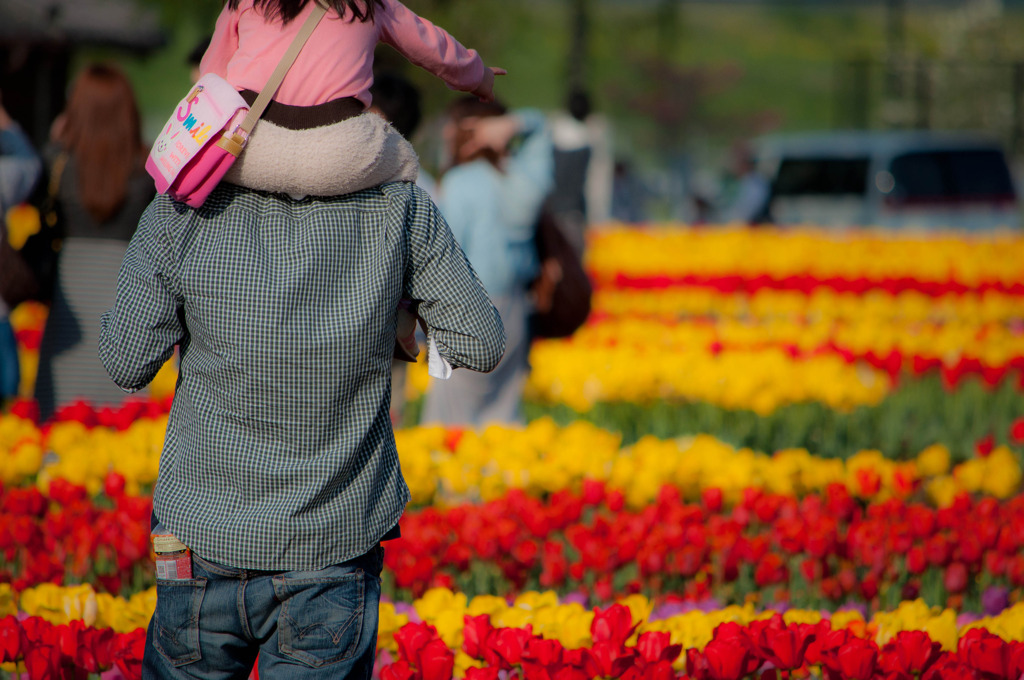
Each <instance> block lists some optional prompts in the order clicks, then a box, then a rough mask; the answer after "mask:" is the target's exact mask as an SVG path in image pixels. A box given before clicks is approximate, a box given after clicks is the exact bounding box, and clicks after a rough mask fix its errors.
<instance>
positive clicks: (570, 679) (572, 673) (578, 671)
mask: <svg viewBox="0 0 1024 680" xmlns="http://www.w3.org/2000/svg"><path fill="white" fill-rule="evenodd" d="M552 680H590V676H589V675H587V672H586V671H585V670H583V669H582V668H577V667H576V666H562V667H561V668H559V669H558V671H557V672H556V673H555V674H554V675H553V676H552Z"/></svg>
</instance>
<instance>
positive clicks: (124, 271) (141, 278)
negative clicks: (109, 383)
mask: <svg viewBox="0 0 1024 680" xmlns="http://www.w3.org/2000/svg"><path fill="white" fill-rule="evenodd" d="M160 200H161V197H157V199H156V200H155V201H154V202H153V203H151V204H150V206H149V208H148V209H147V210H146V212H145V213H143V215H142V219H141V221H140V222H139V228H138V230H136V232H135V235H134V236H133V237H132V240H131V242H130V243H129V244H128V251H127V252H126V253H125V257H124V262H123V263H122V265H121V271H120V273H119V274H118V279H117V292H116V294H115V298H114V306H113V308H112V309H111V310H110V311H108V312H107V313H106V314H104V315H103V317H102V318H101V319H100V342H99V355H100V360H101V361H102V362H103V365H104V366H105V367H106V369H107V373H109V374H110V377H111V378H112V379H113V380H114V382H115V383H116V384H117V385H118V387H120V388H121V389H123V390H125V391H126V392H135V391H137V390H140V389H142V388H143V387H145V386H146V385H148V384H149V383H150V381H151V380H153V377H154V376H155V375H156V374H157V371H159V370H160V367H161V366H163V365H164V363H165V362H166V361H167V360H168V359H170V358H171V355H172V354H173V353H174V346H175V345H177V344H179V343H181V342H182V341H183V340H184V338H185V332H184V327H183V325H182V322H181V316H180V314H181V306H182V298H181V295H180V291H179V290H178V283H177V277H176V274H175V269H176V268H175V264H174V258H173V255H172V248H171V243H170V238H169V237H168V235H167V232H166V230H165V223H164V221H163V220H162V219H161V215H160V214H159V212H158V210H157V209H156V206H158V202H159V201H160Z"/></svg>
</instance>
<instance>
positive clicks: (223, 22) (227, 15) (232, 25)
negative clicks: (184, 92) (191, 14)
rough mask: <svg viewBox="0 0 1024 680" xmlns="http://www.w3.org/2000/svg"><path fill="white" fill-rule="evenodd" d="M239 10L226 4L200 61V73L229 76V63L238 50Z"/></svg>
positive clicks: (222, 76)
mask: <svg viewBox="0 0 1024 680" xmlns="http://www.w3.org/2000/svg"><path fill="white" fill-rule="evenodd" d="M239 14H240V11H239V10H232V9H229V8H228V6H227V5H226V4H225V5H224V9H223V10H221V13H220V16H219V17H217V25H216V27H215V28H214V29H213V36H212V37H211V38H210V46H209V47H207V48H206V53H205V54H204V55H203V59H202V61H200V62H199V73H200V74H201V75H204V76H205V75H206V74H207V73H216V74H217V75H219V76H220V77H221V78H227V75H228V63H229V62H230V61H231V57H233V56H235V52H237V51H238V15H239Z"/></svg>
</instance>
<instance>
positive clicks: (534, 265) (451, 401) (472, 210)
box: [422, 97, 554, 426]
mask: <svg viewBox="0 0 1024 680" xmlns="http://www.w3.org/2000/svg"><path fill="white" fill-rule="evenodd" d="M444 138H445V145H446V147H447V149H448V153H449V154H450V158H451V167H450V168H449V169H448V170H447V171H446V172H445V173H444V174H443V175H442V176H441V179H440V183H439V194H440V199H439V201H438V205H439V207H440V208H441V213H442V214H443V215H444V218H445V220H447V221H448V224H449V225H450V226H451V229H452V234H454V236H455V239H456V240H457V241H458V242H459V244H460V245H461V246H462V249H463V250H464V251H465V252H466V257H467V258H468V259H469V262H470V264H472V265H473V268H474V269H475V270H476V271H477V273H478V274H479V276H480V280H481V282H482V283H483V284H484V288H485V289H486V290H487V293H488V295H489V296H490V297H491V300H493V301H494V305H495V306H496V307H497V308H498V311H499V313H500V314H501V319H502V322H503V324H504V326H505V338H506V345H505V356H504V358H502V360H501V363H500V364H498V367H497V368H496V369H495V370H494V371H492V372H491V373H485V374H469V373H466V372H460V373H457V374H455V375H453V376H452V377H451V379H449V380H446V381H438V380H435V381H433V382H432V384H431V387H430V390H429V391H428V392H427V395H426V398H425V403H424V407H423V416H422V420H423V422H425V423H442V424H448V425H471V426H477V425H483V424H486V423H491V422H498V423H518V422H522V413H521V401H522V395H523V388H524V387H525V385H526V378H527V374H528V370H529V363H528V360H529V351H530V338H529V328H528V319H529V315H530V312H531V300H530V292H529V287H530V284H531V283H532V281H533V280H534V279H535V278H536V276H537V274H538V273H539V270H540V264H539V261H538V258H537V251H536V246H535V243H534V234H535V230H536V225H537V220H538V218H539V216H540V212H541V209H542V207H543V205H544V201H545V199H546V198H547V196H548V194H549V193H550V191H551V188H552V186H553V172H554V171H553V151H552V145H551V137H550V134H549V132H548V129H547V124H546V121H545V118H544V115H543V114H542V113H541V112H540V111H535V110H521V111H516V112H511V113H510V112H508V111H507V110H506V109H505V107H504V106H502V105H501V104H499V103H497V102H481V101H479V100H477V99H476V98H473V97H469V98H462V99H459V100H456V101H455V102H454V103H453V104H452V106H451V107H450V108H449V111H448V116H447V122H446V123H445V128H444Z"/></svg>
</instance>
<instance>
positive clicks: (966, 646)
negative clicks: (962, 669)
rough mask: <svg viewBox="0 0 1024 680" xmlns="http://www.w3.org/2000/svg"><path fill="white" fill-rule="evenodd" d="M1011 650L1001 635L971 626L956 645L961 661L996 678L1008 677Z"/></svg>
mask: <svg viewBox="0 0 1024 680" xmlns="http://www.w3.org/2000/svg"><path fill="white" fill-rule="evenodd" d="M1013 652H1014V650H1013V648H1012V647H1011V646H1010V645H1008V644H1007V643H1006V642H1005V641H1004V640H1003V639H1002V638H1001V637H999V636H998V635H993V634H992V633H990V632H988V631H987V630H985V629H983V628H971V629H970V630H968V631H967V632H966V633H965V634H964V635H963V636H962V637H961V638H960V641H959V643H958V645H957V655H958V656H959V657H960V660H961V661H962V662H963V663H965V664H967V665H968V666H970V667H971V668H973V669H975V670H976V671H980V672H981V673H984V674H986V675H989V676H994V677H998V678H1005V677H1008V675H1007V670H1008V669H1007V665H1008V663H1007V662H1008V661H1010V660H1011V658H1012V656H1013ZM1015 677H1020V676H1019V675H1018V676H1015Z"/></svg>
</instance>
